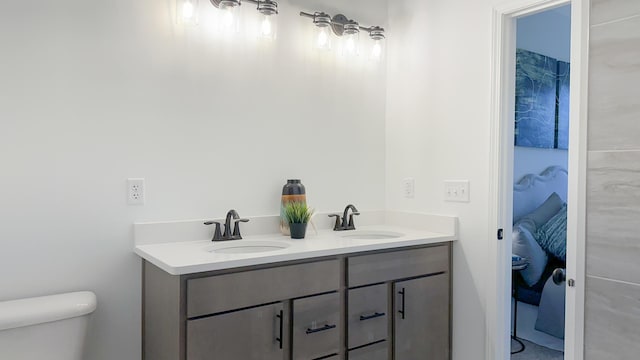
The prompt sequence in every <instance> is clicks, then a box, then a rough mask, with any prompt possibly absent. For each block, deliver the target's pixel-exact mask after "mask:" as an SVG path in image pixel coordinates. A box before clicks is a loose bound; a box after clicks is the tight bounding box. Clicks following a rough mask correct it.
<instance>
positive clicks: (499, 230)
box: [498, 229, 504, 240]
mask: <svg viewBox="0 0 640 360" xmlns="http://www.w3.org/2000/svg"><path fill="white" fill-rule="evenodd" d="M502 239H504V230H503V229H498V240H502Z"/></svg>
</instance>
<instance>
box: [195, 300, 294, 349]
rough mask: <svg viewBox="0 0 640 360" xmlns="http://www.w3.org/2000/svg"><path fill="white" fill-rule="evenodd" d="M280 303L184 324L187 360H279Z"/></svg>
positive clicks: (282, 322)
mask: <svg viewBox="0 0 640 360" xmlns="http://www.w3.org/2000/svg"><path fill="white" fill-rule="evenodd" d="M284 317H285V312H284V306H283V304H282V303H278V304H273V305H265V306H259V307H255V308H251V309H247V310H240V311H235V312H230V313H227V314H222V315H215V316H210V317H204V318H201V319H195V320H188V321H187V359H189V360H239V359H261V360H283V359H285V353H286V351H285V350H284V346H283V345H284V344H283V341H284V337H283V334H285V333H286V332H287V331H288V330H287V321H286V319H285V318H284Z"/></svg>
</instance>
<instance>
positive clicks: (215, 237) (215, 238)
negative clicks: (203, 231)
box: [204, 221, 222, 241]
mask: <svg viewBox="0 0 640 360" xmlns="http://www.w3.org/2000/svg"><path fill="white" fill-rule="evenodd" d="M204 224H205V225H214V224H215V225H216V230H215V231H214V232H213V239H211V241H222V232H221V231H220V222H219V221H207V222H205V223H204Z"/></svg>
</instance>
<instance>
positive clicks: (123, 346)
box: [0, 0, 387, 360]
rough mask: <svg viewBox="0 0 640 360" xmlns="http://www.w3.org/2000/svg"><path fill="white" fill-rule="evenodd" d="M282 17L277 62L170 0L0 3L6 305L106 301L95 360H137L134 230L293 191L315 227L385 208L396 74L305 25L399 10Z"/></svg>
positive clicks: (318, 5) (361, 7)
mask: <svg viewBox="0 0 640 360" xmlns="http://www.w3.org/2000/svg"><path fill="white" fill-rule="evenodd" d="M200 3H201V6H202V9H203V11H205V19H206V18H211V17H212V16H213V13H214V11H215V10H214V9H213V8H212V7H210V6H209V5H208V4H209V1H205V0H203V1H201V2H200ZM280 5H281V14H280V16H279V19H280V24H279V29H280V33H279V39H278V41H277V42H275V43H273V44H271V45H270V46H268V45H264V44H259V43H256V42H255V41H254V40H253V39H249V38H246V36H242V35H238V36H237V39H236V41H228V40H225V39H223V38H222V37H221V36H220V35H219V34H216V33H215V32H211V31H210V29H209V26H206V25H205V24H202V26H201V27H199V28H197V29H195V30H193V29H192V30H187V29H184V28H183V27H181V26H178V25H176V24H175V21H174V14H173V6H174V1H170V0H165V1H153V0H141V1H130V0H110V1H97V0H89V1H87V0H61V1H55V2H53V1H44V2H32V1H3V2H1V3H0V48H1V49H2V50H1V52H2V54H1V55H0V125H1V129H0V166H1V172H2V175H1V176H0V240H1V241H0V243H1V244H2V250H0V271H1V273H2V276H1V277H0V289H1V290H0V300H5V299H11V298H20V297H28V296H35V295H42V294H48V293H57V292H66V291H73V290H81V289H88V290H93V291H95V292H96V293H97V295H98V299H99V305H98V310H97V312H96V314H95V317H94V321H93V324H92V326H91V329H90V338H89V349H88V350H89V352H88V355H87V356H86V359H87V360H97V359H101V360H133V359H139V358H140V291H141V288H140V260H139V259H138V258H137V257H136V256H135V255H134V254H133V252H132V247H133V238H132V223H133V222H135V221H149V220H171V219H192V218H196V219H197V218H208V217H220V216H224V214H225V213H226V211H227V210H228V209H230V208H236V209H237V210H238V211H239V212H240V214H241V215H244V216H253V215H264V214H276V213H277V212H278V207H279V192H280V191H281V189H282V185H283V184H284V182H285V180H286V179H287V178H290V177H299V178H301V179H302V180H303V182H304V183H305V185H306V186H307V190H308V193H309V200H310V204H311V205H312V206H314V207H316V208H317V209H318V210H319V211H325V210H336V209H339V208H342V207H343V206H344V205H346V203H348V202H353V203H355V204H357V205H358V207H359V208H361V209H382V208H384V205H385V197H384V191H385V187H384V178H385V170H384V169H385V135H384V130H385V93H386V92H385V81H386V75H385V71H386V70H385V66H384V64H381V65H377V66H376V65H371V64H366V63H365V62H364V61H362V60H358V61H356V62H355V64H350V63H348V62H346V61H344V60H340V59H336V58H335V56H333V55H327V56H324V57H323V56H318V55H317V54H316V53H313V52H311V50H310V44H311V40H310V38H309V36H310V32H311V29H312V24H311V21H310V20H309V19H304V18H300V17H299V16H298V12H299V11H300V10H302V9H305V10H310V11H314V10H326V11H329V12H335V9H336V8H340V9H341V10H343V11H344V12H345V13H347V14H348V15H351V16H353V17H357V18H358V19H360V20H361V21H362V22H363V23H366V24H381V25H385V24H384V22H385V20H386V18H387V7H386V1H385V0H358V1H349V2H344V1H340V0H331V1H321V0H297V1H293V0H290V1H281V2H280ZM242 10H243V14H245V18H247V19H249V18H252V17H251V16H252V15H255V13H256V12H255V10H254V8H253V7H252V6H243V9H242ZM252 19H253V18H252ZM249 25H251V23H250V24H249ZM254 25H255V23H254ZM128 177H144V178H146V185H147V203H146V205H145V206H142V207H130V206H127V204H126V195H125V189H126V186H125V184H126V183H125V180H126V178H128ZM247 226H250V224H247Z"/></svg>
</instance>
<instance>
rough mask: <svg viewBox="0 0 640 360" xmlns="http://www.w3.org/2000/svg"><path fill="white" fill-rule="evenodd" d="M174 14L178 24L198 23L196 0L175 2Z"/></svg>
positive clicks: (178, 0)
mask: <svg viewBox="0 0 640 360" xmlns="http://www.w3.org/2000/svg"><path fill="white" fill-rule="evenodd" d="M176 4H177V6H176V10H177V11H176V13H177V20H178V22H179V23H184V24H197V23H198V0H177V1H176Z"/></svg>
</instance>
